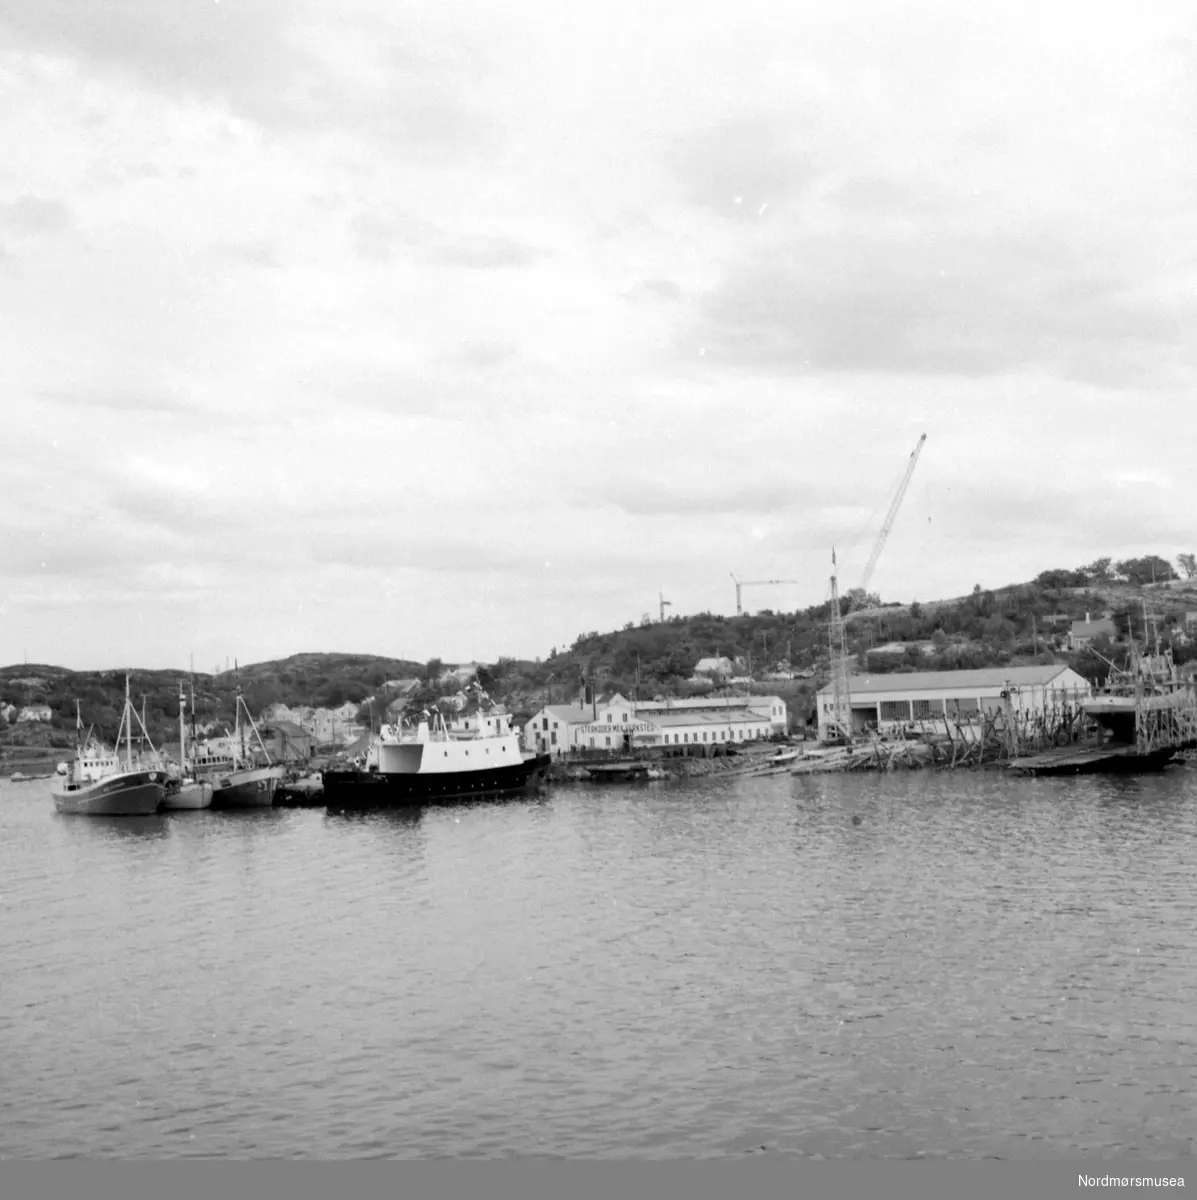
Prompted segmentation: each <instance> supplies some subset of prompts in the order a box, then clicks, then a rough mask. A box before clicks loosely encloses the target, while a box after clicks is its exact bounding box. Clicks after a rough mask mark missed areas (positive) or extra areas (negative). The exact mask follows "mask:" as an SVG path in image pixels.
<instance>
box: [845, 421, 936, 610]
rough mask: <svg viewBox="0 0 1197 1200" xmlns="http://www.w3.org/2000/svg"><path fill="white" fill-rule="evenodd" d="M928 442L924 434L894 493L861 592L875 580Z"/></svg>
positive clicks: (864, 575) (870, 558)
mask: <svg viewBox="0 0 1197 1200" xmlns="http://www.w3.org/2000/svg"><path fill="white" fill-rule="evenodd" d="M926 440H927V435H926V434H925V433H924V434H923V435H922V436H921V437H920V438H919V441H918V445H917V446H915V448H914V450H913V451H912V452H911V454H910V462H909V463H908V464H907V466H906V473H905V474H904V475H903V476H902V482H901V483H900V484H898V490H897V491H896V492H895V493H894V498H893V501H892V502H891V503H890V506H889V512H887V513H886V514H885V520H884V521H883V522H882V525H881V532H880V533H879V534H878V535H877V541H876V544H875V545H874V546H873V553H872V554H870V555H869V561H868V562H867V563H866V564H865V569H864V574H863V575H862V576H861V579H860V590H861V591H862V592H866V591H868V587H869V580H870V579H872V578H873V568H874V567H875V566H876V565H877V560H878V559H879V558H880V557H881V551H882V550H884V549H885V542H886V539H887V538H888V537H889V532H890V530H891V529H893V527H894V519H895V518H896V517H897V515H898V509H899V508H900V507H901V506H902V497H903V496H905V495H906V489H907V488H908V487H909V486H910V477H911V476H912V475H913V474H914V468H915V467H916V466H917V465H918V461H919V454H920V453H921V452H922V449H923V443H924V442H925V441H926Z"/></svg>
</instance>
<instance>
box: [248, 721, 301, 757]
mask: <svg viewBox="0 0 1197 1200" xmlns="http://www.w3.org/2000/svg"><path fill="white" fill-rule="evenodd" d="M258 732H259V733H260V734H261V735H262V741H263V743H264V744H265V746H266V753H267V754H269V755H270V757H271V758H272V759H274V761H275V762H297V761H302V760H305V759H308V758H311V756H312V750H313V748H314V739H313V738H312V735H311V734H310V733H309V732H308V731H307V730H306V729H303V728H302V727H301V726H299V725H297V724H296V723H295V722H294V721H277V720H276V721H272V722H270V723H269V724H268V725H265V726H261V727H259V729H258Z"/></svg>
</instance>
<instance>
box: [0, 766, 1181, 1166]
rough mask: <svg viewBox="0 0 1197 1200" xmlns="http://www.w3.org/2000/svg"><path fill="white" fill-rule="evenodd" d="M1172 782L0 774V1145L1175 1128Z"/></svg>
mask: <svg viewBox="0 0 1197 1200" xmlns="http://www.w3.org/2000/svg"><path fill="white" fill-rule="evenodd" d="M1194 779H1197V773H1194V772H1191V771H1189V770H1187V769H1182V770H1177V771H1172V772H1169V773H1167V774H1166V775H1164V776H1162V777H1159V778H1155V779H1143V780H1079V781H1077V780H1067V781H1055V780H1031V781H1025V780H1024V781H1016V780H1011V779H1006V778H1004V777H1002V776H1000V775H997V774H988V773H987V774H983V775H972V774H966V773H960V774H957V775H954V776H953V775H947V774H929V773H927V774H918V773H910V774H906V775H895V776H890V777H880V776H879V777H876V778H853V777H834V776H828V777H811V778H806V779H799V778H793V777H788V776H786V777H782V778H772V779H757V780H746V779H740V780H726V779H725V780H715V779H706V780H701V781H696V782H695V783H694V784H692V785H690V786H675V785H650V786H647V787H645V786H640V787H623V788H621V787H605V788H602V789H585V788H574V789H559V790H556V791H552V792H550V793H549V794H548V795H547V796H546V797H545V798H544V799H543V800H541V801H539V802H536V803H515V804H508V805H502V804H480V805H471V806H468V807H464V806H463V807H461V808H456V809H444V810H439V811H427V812H424V813H421V814H410V813H407V814H384V815H361V816H352V817H346V816H329V815H326V814H325V813H323V812H322V811H319V810H290V811H284V810H279V811H277V812H268V813H262V814H224V813H212V812H207V813H182V814H173V815H171V816H169V817H160V818H151V819H147V820H144V821H136V822H132V823H125V824H123V823H122V822H120V821H111V822H94V821H88V820H69V819H65V818H61V817H58V816H56V815H55V814H54V813H53V812H52V810H51V806H50V801H49V799H48V796H47V795H46V794H45V793H44V792H43V791H42V790H41V789H39V788H38V787H37V786H36V785H12V784H10V783H8V782H7V781H3V782H0V881H2V882H0V914H2V915H3V920H0V961H3V962H4V963H5V973H4V979H3V982H2V983H0V989H2V995H3V1000H4V1003H3V1005H0V1038H2V1039H3V1044H4V1046H5V1086H4V1089H3V1096H0V1154H4V1155H20V1156H28V1157H68V1156H76V1157H78V1156H101V1157H102V1156H117V1157H129V1158H133V1157H148V1156H155V1157H170V1156H175V1155H187V1156H191V1157H255V1156H294V1157H323V1158H348V1157H371V1156H384V1157H385V1156H389V1157H401V1158H411V1157H420V1156H425V1157H463V1156H470V1157H478V1156H484V1157H503V1156H508V1155H522V1156H540V1157H561V1156H571V1155H572V1156H597V1157H615V1156H620V1157H636V1158H668V1157H676V1156H686V1157H717V1156H741V1155H745V1154H748V1153H757V1152H760V1150H761V1147H765V1148H767V1150H768V1151H769V1152H775V1153H782V1154H802V1155H809V1156H814V1157H823V1158H835V1157H917V1156H926V1157H935V1156H945V1155H951V1156H954V1157H972V1158H979V1157H1014V1158H1037V1157H1041V1158H1048V1157H1061V1156H1073V1157H1075V1156H1078V1155H1083V1154H1110V1153H1115V1152H1117V1153H1126V1154H1142V1155H1152V1156H1159V1155H1163V1156H1174V1155H1178V1154H1189V1153H1191V1151H1192V1143H1191V1140H1190V1139H1191V1134H1190V1127H1191V1113H1192V1111H1193V1107H1194V1099H1195V1086H1194V1085H1195V1067H1194V1065H1193V1064H1194V1062H1195V1055H1194V1040H1195V1039H1194V1023H1195V1021H1197V1018H1195V1017H1194V1016H1193V1014H1192V1011H1191V1010H1192V1005H1191V1003H1190V1000H1189V997H1190V995H1191V993H1192V991H1193V985H1194V983H1195V982H1197V979H1195V976H1197V965H1195V964H1197V957H1195V956H1194V953H1193V951H1194V948H1195V943H1197V932H1195V930H1197V923H1195V922H1194V921H1193V919H1192V903H1193V896H1194V894H1195V892H1194V884H1195V882H1197V879H1195V871H1197V868H1195V866H1194V859H1193V856H1192V854H1191V847H1192V845H1193V840H1194V834H1195V833H1197V788H1195V787H1194ZM853 817H858V818H859V822H858V823H854V821H853Z"/></svg>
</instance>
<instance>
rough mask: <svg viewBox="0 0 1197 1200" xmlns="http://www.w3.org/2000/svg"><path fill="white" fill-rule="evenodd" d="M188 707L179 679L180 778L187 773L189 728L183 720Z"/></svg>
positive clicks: (181, 682)
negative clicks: (185, 746)
mask: <svg viewBox="0 0 1197 1200" xmlns="http://www.w3.org/2000/svg"><path fill="white" fill-rule="evenodd" d="M186 708H187V697H186V696H185V695H183V681H182V680H181V679H180V680H179V778H180V779H182V778H183V776H184V775H186V774H187V768H186V763H187V753H186V750H185V749H184V745H185V743H186V741H187V728H186V725H185V724H184V721H183V713H184V712H185V710H186Z"/></svg>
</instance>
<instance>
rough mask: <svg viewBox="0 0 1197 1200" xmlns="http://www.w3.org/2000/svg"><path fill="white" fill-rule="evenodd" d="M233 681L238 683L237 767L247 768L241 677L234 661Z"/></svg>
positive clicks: (235, 732) (234, 729)
mask: <svg viewBox="0 0 1197 1200" xmlns="http://www.w3.org/2000/svg"><path fill="white" fill-rule="evenodd" d="M233 679H234V680H235V681H236V683H237V715H236V718H235V721H234V725H233V741H234V744H235V745H236V746H237V748H238V754H239V758H238V760H237V765H238V766H239V767H243V766H245V734H244V732H243V731H242V729H241V675H240V673H239V671H238V667H237V660H236V659H234V660H233Z"/></svg>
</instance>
